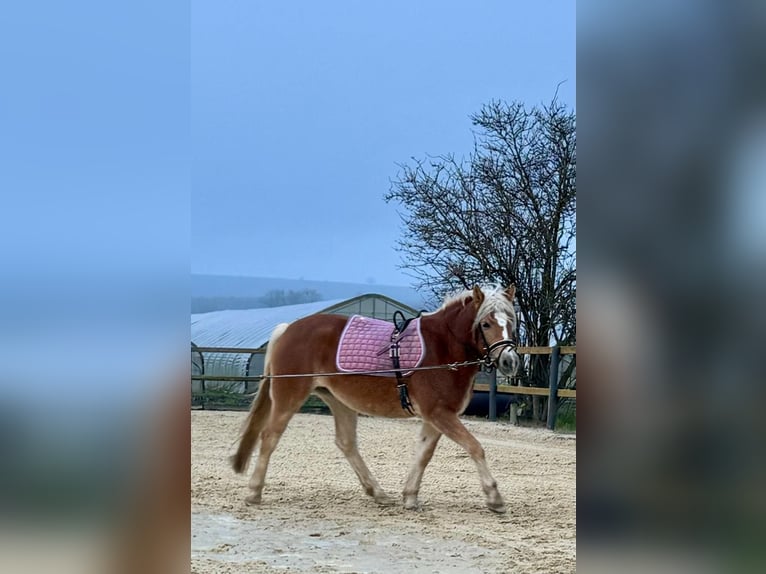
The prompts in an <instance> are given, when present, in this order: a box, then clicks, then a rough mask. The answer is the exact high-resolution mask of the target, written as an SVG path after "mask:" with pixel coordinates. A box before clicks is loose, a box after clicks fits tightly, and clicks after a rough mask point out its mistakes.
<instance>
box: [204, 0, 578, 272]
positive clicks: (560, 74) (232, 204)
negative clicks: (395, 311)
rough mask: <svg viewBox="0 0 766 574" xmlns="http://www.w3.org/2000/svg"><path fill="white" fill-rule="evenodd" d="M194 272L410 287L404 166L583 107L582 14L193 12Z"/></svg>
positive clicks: (282, 5) (400, 6)
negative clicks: (522, 117)
mask: <svg viewBox="0 0 766 574" xmlns="http://www.w3.org/2000/svg"><path fill="white" fill-rule="evenodd" d="M191 71H192V73H191V130H192V132H191V133H192V177H191V182H192V205H191V221H192V233H191V236H192V271H193V272H198V273H221V274H235V275H257V276H269V277H288V278H301V277H303V278H306V279H320V280H338V281H354V282H364V281H369V282H376V283H378V284H397V285H407V284H409V283H410V282H411V280H410V279H409V278H408V277H407V276H406V275H405V274H404V272H402V271H400V270H398V269H397V266H398V265H399V264H400V262H401V260H400V255H399V253H397V252H396V251H395V249H394V248H395V245H396V240H397V238H398V237H399V235H400V222H399V218H398V216H397V213H396V206H395V205H393V204H386V203H385V202H384V201H383V196H384V194H385V193H386V192H387V191H388V189H389V186H390V183H389V182H390V179H392V178H394V177H395V176H396V173H397V166H396V164H397V163H402V162H406V161H408V160H409V159H410V158H411V157H413V156H414V157H423V156H424V155H426V154H441V153H450V152H451V153H455V154H456V155H458V156H460V155H467V154H468V153H469V152H470V150H471V146H472V136H471V131H470V129H471V126H470V121H469V115H470V114H472V113H475V112H477V111H478V110H479V108H480V107H481V105H482V104H483V103H486V102H488V101H489V100H491V99H504V100H509V101H510V100H521V101H524V102H526V103H527V104H529V105H534V104H538V103H541V102H547V101H550V99H551V97H552V96H553V94H554V92H555V90H556V86H557V84H559V82H562V81H563V82H565V83H564V84H563V85H562V86H561V87H560V88H559V98H560V99H562V100H563V101H564V102H566V103H567V104H568V105H570V106H572V107H574V104H575V88H576V82H575V3H574V2H561V1H553V0H549V1H540V2H533V1H529V2H509V1H483V2H473V3H469V2H436V1H428V2H412V1H387V2H382V1H376V2H294V1H288V2H250V1H238V2H200V1H193V2H192V26H191Z"/></svg>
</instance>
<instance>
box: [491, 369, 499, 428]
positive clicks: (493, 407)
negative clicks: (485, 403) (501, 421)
mask: <svg viewBox="0 0 766 574" xmlns="http://www.w3.org/2000/svg"><path fill="white" fill-rule="evenodd" d="M489 420H491V421H496V420H497V369H492V376H491V377H490V379H489Z"/></svg>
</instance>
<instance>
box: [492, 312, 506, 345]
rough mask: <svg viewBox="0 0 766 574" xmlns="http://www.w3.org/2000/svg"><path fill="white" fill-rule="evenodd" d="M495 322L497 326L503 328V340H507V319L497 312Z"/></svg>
mask: <svg viewBox="0 0 766 574" xmlns="http://www.w3.org/2000/svg"><path fill="white" fill-rule="evenodd" d="M495 321H497V324H498V325H500V326H501V327H502V328H503V339H507V338H508V318H507V317H506V316H505V313H500V312H499V311H498V312H497V313H495Z"/></svg>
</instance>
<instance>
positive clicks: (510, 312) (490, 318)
mask: <svg viewBox="0 0 766 574" xmlns="http://www.w3.org/2000/svg"><path fill="white" fill-rule="evenodd" d="M515 294H516V287H515V286H513V285H511V286H510V287H508V288H507V289H504V290H503V289H501V288H492V289H486V290H485V289H482V288H480V287H479V286H474V288H473V294H472V299H473V306H474V310H475V313H476V314H475V318H474V321H473V329H474V335H475V340H476V343H477V345H478V346H479V348H481V349H482V352H483V354H484V357H485V360H486V362H487V365H493V364H494V365H495V366H496V367H497V368H498V370H499V371H500V372H501V373H502V374H503V375H505V376H506V377H511V376H513V375H514V374H516V370H517V369H518V366H519V356H518V355H517V354H516V351H515V348H516V343H515V342H514V339H513V336H514V333H515V331H516V311H515V309H514V307H513V297H514V295H515Z"/></svg>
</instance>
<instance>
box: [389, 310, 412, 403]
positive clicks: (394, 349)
mask: <svg viewBox="0 0 766 574" xmlns="http://www.w3.org/2000/svg"><path fill="white" fill-rule="evenodd" d="M396 313H399V314H400V315H402V319H404V315H403V314H402V313H401V312H400V311H396ZM396 313H394V330H393V332H392V333H391V346H390V347H389V350H390V355H391V362H392V363H393V365H394V374H395V375H396V388H397V389H399V402H400V403H401V405H402V408H403V409H404V410H405V411H407V412H408V413H409V414H411V415H414V414H415V412H414V411H413V410H412V402H411V401H410V393H409V391H408V390H407V382H406V381H405V380H404V377H402V371H401V363H400V362H399V335H400V334H401V333H403V332H404V330H405V329H406V328H407V325H408V324H409V322H410V321H412V319H409V320H407V321H403V322H402V323H399V322H397V320H396Z"/></svg>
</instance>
